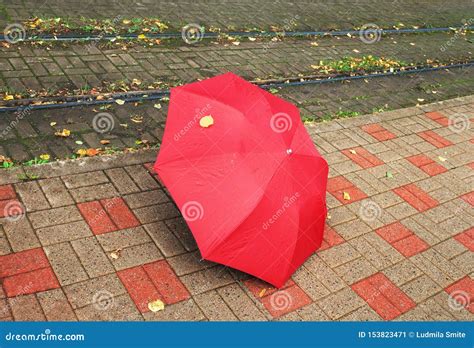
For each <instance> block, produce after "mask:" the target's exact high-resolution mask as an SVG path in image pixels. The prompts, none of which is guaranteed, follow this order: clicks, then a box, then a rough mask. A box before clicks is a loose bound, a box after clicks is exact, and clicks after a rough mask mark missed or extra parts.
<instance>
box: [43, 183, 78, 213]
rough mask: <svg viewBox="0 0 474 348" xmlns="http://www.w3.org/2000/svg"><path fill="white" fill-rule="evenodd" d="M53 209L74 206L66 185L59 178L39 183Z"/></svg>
mask: <svg viewBox="0 0 474 348" xmlns="http://www.w3.org/2000/svg"><path fill="white" fill-rule="evenodd" d="M38 183H39V185H40V186H41V189H42V190H43V192H44V194H45V196H46V198H47V200H48V202H49V204H50V205H51V207H53V208H56V207H62V206H65V205H70V204H74V201H73V199H72V197H71V195H70V194H69V193H68V191H67V189H66V187H65V186H64V183H63V182H62V181H61V179H59V178H51V179H44V180H40V181H38Z"/></svg>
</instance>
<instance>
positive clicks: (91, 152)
mask: <svg viewBox="0 0 474 348" xmlns="http://www.w3.org/2000/svg"><path fill="white" fill-rule="evenodd" d="M98 153H99V150H97V149H92V148H91V149H87V150H86V154H87V156H89V157H94V156H96V155H97V154H98Z"/></svg>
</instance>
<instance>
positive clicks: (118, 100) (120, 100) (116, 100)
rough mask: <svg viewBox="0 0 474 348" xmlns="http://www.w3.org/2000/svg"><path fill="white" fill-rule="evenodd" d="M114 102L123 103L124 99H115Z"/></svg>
mask: <svg viewBox="0 0 474 348" xmlns="http://www.w3.org/2000/svg"><path fill="white" fill-rule="evenodd" d="M115 102H116V103H117V104H118V105H123V104H125V100H122V99H115Z"/></svg>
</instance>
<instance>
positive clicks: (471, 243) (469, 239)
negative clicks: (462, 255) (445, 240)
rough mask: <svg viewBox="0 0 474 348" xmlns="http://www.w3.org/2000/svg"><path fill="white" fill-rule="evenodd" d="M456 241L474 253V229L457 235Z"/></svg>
mask: <svg viewBox="0 0 474 348" xmlns="http://www.w3.org/2000/svg"><path fill="white" fill-rule="evenodd" d="M454 239H455V240H457V241H458V242H459V243H461V244H462V245H464V246H465V247H466V248H468V249H469V250H470V251H474V227H472V228H470V229H468V230H467V231H464V232H462V233H460V234H458V235H456V236H455V237H454Z"/></svg>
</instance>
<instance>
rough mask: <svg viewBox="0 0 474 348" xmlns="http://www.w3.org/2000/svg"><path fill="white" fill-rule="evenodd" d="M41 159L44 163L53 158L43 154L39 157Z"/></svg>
mask: <svg viewBox="0 0 474 348" xmlns="http://www.w3.org/2000/svg"><path fill="white" fill-rule="evenodd" d="M39 157H40V159H42V160H43V161H49V159H50V158H51V156H49V155H48V154H47V153H45V154H42V155H40V156H39Z"/></svg>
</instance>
